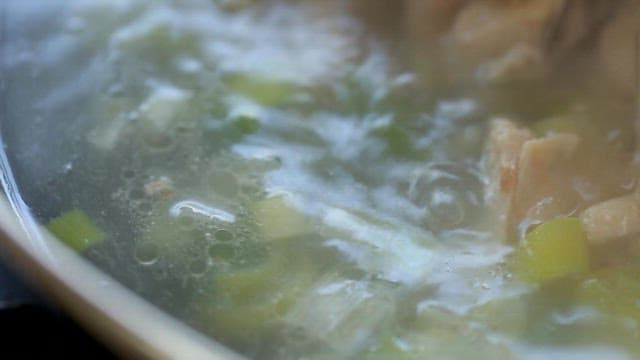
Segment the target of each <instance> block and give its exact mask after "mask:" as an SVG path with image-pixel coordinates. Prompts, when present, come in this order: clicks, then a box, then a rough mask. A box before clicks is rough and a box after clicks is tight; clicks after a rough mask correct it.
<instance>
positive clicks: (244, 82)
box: [229, 74, 293, 106]
mask: <svg viewBox="0 0 640 360" xmlns="http://www.w3.org/2000/svg"><path fill="white" fill-rule="evenodd" d="M229 85H230V87H231V91H232V92H235V93H238V94H240V95H242V96H245V97H247V98H249V99H251V100H253V101H255V102H257V103H259V104H262V105H265V106H277V105H280V104H282V103H284V102H286V101H288V100H289V99H290V98H291V97H292V95H293V89H292V87H291V85H289V84H287V83H285V82H279V81H274V80H271V79H267V78H264V77H261V76H259V75H255V74H253V75H252V74H247V75H237V76H234V77H232V78H231V79H230V82H229Z"/></svg>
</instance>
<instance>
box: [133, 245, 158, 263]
mask: <svg viewBox="0 0 640 360" xmlns="http://www.w3.org/2000/svg"><path fill="white" fill-rule="evenodd" d="M135 258H136V260H137V261H138V262H139V263H140V264H142V265H153V264H154V263H155V262H156V261H158V258H159V251H158V246H157V245H156V244H154V243H152V242H150V241H145V242H142V243H139V244H138V245H137V246H136V249H135Z"/></svg>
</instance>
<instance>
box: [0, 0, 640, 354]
mask: <svg viewBox="0 0 640 360" xmlns="http://www.w3.org/2000/svg"><path fill="white" fill-rule="evenodd" d="M535 3H537V4H538V5H537V6H539V7H536V5H532V4H535ZM560 3H562V4H564V5H566V6H564V7H558V4H560ZM523 4H524V5H523ZM540 4H542V5H540ZM31 5H33V4H31ZM50 6H51V5H50ZM590 6H591V5H590ZM625 6H628V7H629V8H630V9H636V8H635V7H634V6H635V4H634V3H633V2H629V4H626V5H625ZM424 7H426V8H427V9H426V10H425V9H424ZM523 7H524V8H523ZM620 7H622V6H605V7H602V6H600V7H598V6H596V5H593V6H592V8H581V7H580V5H575V4H573V3H571V2H558V1H546V2H545V1H541V2H526V1H525V2H514V3H507V2H497V1H496V2H482V3H481V2H474V3H465V2H461V1H452V2H450V3H449V5H440V6H438V2H430V1H424V2H415V1H407V2H404V3H399V2H396V3H394V2H383V1H380V2H379V3H377V4H376V6H369V3H366V4H363V3H361V2H347V1H319V0H317V1H312V0H309V1H248V0H247V1H241V0H235V1H222V0H221V1H210V0H190V1H181V2H177V1H166V2H155V1H125V0H123V1H108V2H107V1H75V2H70V3H69V4H67V5H66V6H65V7H64V8H62V9H59V8H57V7H55V6H52V8H47V7H45V6H39V7H37V8H35V7H33V6H29V4H27V5H25V4H22V3H18V2H15V3H13V2H10V3H9V5H8V8H9V10H10V13H11V14H13V15H14V16H12V17H9V18H8V20H7V23H6V30H5V31H6V33H7V34H9V35H12V36H10V37H8V39H9V40H8V41H7V42H6V44H4V45H3V51H4V56H3V57H4V68H5V69H7V71H6V80H5V82H6V83H7V84H11V87H4V88H3V97H4V99H5V101H6V103H7V104H8V106H7V109H8V111H7V114H6V115H7V121H6V122H4V123H3V124H2V131H3V136H4V141H5V142H6V146H7V151H8V154H9V156H10V160H11V161H12V164H13V167H14V171H15V173H16V180H17V182H18V184H20V188H21V192H22V195H23V197H24V198H25V200H26V202H27V203H28V204H29V205H30V207H31V208H32V210H33V212H34V213H35V215H36V216H37V217H38V218H39V219H40V220H41V221H42V222H43V223H44V224H46V225H47V227H48V229H49V230H50V231H51V232H52V233H53V234H55V235H57V236H58V237H59V238H60V239H61V240H62V241H63V242H65V243H66V244H67V245H69V246H70V247H71V248H73V249H74V250H76V251H78V252H79V253H81V254H82V255H83V256H85V257H86V258H87V259H89V260H90V261H92V262H93V263H95V264H96V265H98V266H99V267H100V268H101V269H104V270H105V271H107V272H108V273H109V274H111V275H112V276H113V277H114V278H116V279H118V280H119V281H121V282H122V283H124V284H126V285H127V286H128V287H130V288H131V289H133V290H134V291H135V292H137V293H139V294H140V295H141V296H143V297H144V298H146V299H148V300H149V301H151V302H153V303H154V304H156V305H157V306H159V307H160V308H162V309H164V310H166V311H167V312H169V313H171V314H172V315H174V316H176V317H177V318H179V319H181V320H183V321H184V322H186V323H188V324H190V325H191V326H193V327H194V328H196V329H198V330H200V331H202V332H204V333H206V334H208V335H210V336H211V337H212V338H214V339H216V340H218V341H220V342H222V343H224V344H226V345H228V346H229V347H231V348H233V349H235V350H236V351H238V352H240V353H242V354H244V355H246V356H249V357H255V358H274V359H281V358H285V359H286V358H313V359H316V358H318V359H319V358H371V359H382V358H467V357H473V358H480V359H484V358H487V359H495V358H540V357H543V358H558V357H563V358H581V359H582V358H591V357H592V358H602V357H606V358H632V357H636V356H640V347H639V345H638V344H639V342H638V340H639V339H638V321H640V305H639V301H640V282H639V281H638V280H639V278H638V276H639V275H640V267H639V266H640V265H639V264H638V260H637V259H638V256H640V255H639V254H640V250H639V249H640V247H639V246H640V243H639V242H638V233H640V210H638V209H639V208H640V205H638V199H639V198H638V195H637V193H636V191H635V189H636V187H637V184H636V179H637V173H638V171H637V165H636V163H637V161H636V160H634V154H635V151H636V149H635V147H636V135H635V129H634V116H635V115H634V111H635V109H636V103H635V101H634V93H633V86H631V87H630V86H629V84H628V76H627V75H628V71H627V70H628V68H629V66H631V65H629V66H627V67H625V66H626V65H624V64H622V65H620V64H619V62H618V60H619V58H622V59H626V58H625V57H624V55H625V54H627V55H628V53H627V52H625V51H628V49H634V46H635V45H633V41H634V40H633V36H631V37H630V39H631V40H629V36H626V37H625V36H623V35H620V34H628V33H630V32H629V31H626V30H628V29H630V28H633V26H636V24H637V22H634V21H633V20H634V19H638V17H636V14H637V13H634V12H633V11H636V10H633V11H631V10H628V9H627V8H624V9H625V10H624V11H623V10H620V9H618V8H620ZM579 11H582V12H579ZM52 14H54V16H52ZM478 14H484V15H483V16H487V17H488V18H490V19H493V20H495V21H494V22H491V24H494V27H493V28H490V29H487V28H483V27H482V26H480V25H478V23H476V22H475V21H477V20H476V19H477V18H478V16H480V15H478ZM523 14H526V15H523ZM574 14H582V15H584V17H581V16H582V15H574ZM585 14H586V15H585ZM587 15H588V16H587ZM523 16H524V17H523ZM630 17H631V20H629V18H630ZM549 18H553V20H554V21H550V20H549ZM496 19H507V20H505V22H500V21H498V20H496ZM509 19H511V20H509ZM513 19H516V20H513ZM523 19H524V20H526V21H525V23H526V24H527V26H530V27H529V28H527V29H530V30H531V31H530V32H528V31H525V32H522V31H520V30H522V29H520V27H521V26H522V25H521V24H522V21H524V20H523ZM34 20H37V21H34ZM480 24H482V23H480ZM514 24H515V25H514ZM540 24H542V25H540ZM549 24H553V27H552V28H553V30H554V32H553V33H554V34H556V35H555V36H553V37H551V40H548V39H547V38H546V37H543V36H542V35H541V34H543V33H545V34H546V33H547V30H548V27H549V26H551V25H549ZM564 24H573V25H571V26H569V25H566V26H565V25H564ZM576 24H577V25H576ZM629 24H631V25H629ZM538 25H540V26H538ZM596 25H597V26H596ZM536 26H538V27H537V28H536ZM470 28H471V29H475V30H474V31H472V32H469V31H468V29H470ZM496 29H497V30H496ZM620 29H622V30H620ZM623 30H625V31H623ZM45 32H46V33H45ZM504 34H515V35H514V36H513V37H508V36H506V37H505V36H504ZM523 34H524V35H523ZM514 39H515V40H514ZM603 39H604V40H603ZM625 39H626V40H625ZM542 40H544V41H542ZM629 41H631V44H632V45H628V44H629ZM611 54H614V55H616V56H613V57H612V56H610V55H611ZM619 54H621V55H619ZM618 55H619V56H618ZM631 56H633V55H631ZM623 63H624V61H623ZM602 64H609V65H610V66H609V65H607V66H602ZM631 64H632V62H631ZM625 69H627V70H625ZM625 71H627V72H625ZM616 74H617V75H616ZM620 74H622V75H620ZM7 89H8V90H7ZM25 95H28V96H25ZM23 119H28V120H23ZM17 149H20V151H19V152H18V151H17Z"/></svg>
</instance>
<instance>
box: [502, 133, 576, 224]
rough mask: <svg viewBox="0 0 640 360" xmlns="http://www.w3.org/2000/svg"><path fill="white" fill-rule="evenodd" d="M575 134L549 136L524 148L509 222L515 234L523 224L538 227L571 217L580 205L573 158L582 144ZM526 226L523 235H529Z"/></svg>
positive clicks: (532, 141)
mask: <svg viewBox="0 0 640 360" xmlns="http://www.w3.org/2000/svg"><path fill="white" fill-rule="evenodd" d="M579 140H580V139H579V137H578V136H577V135H575V134H562V133H558V134H549V135H547V136H545V137H542V138H538V139H534V140H529V141H527V142H526V143H525V144H524V145H523V146H522V151H521V153H520V159H519V160H518V178H517V180H516V189H515V193H514V195H513V197H512V204H511V208H510V213H509V219H508V221H507V227H508V231H510V233H515V231H516V230H517V229H518V227H520V225H521V224H522V223H523V221H525V220H526V223H539V222H544V221H546V220H550V219H552V218H554V217H556V216H559V215H569V213H571V212H572V210H573V209H574V208H575V207H576V205H577V203H578V202H579V198H578V194H577V193H576V192H575V190H573V182H572V179H573V176H572V175H573V172H574V170H575V169H574V166H573V163H574V161H575V159H574V154H575V150H576V148H577V146H578V143H579ZM526 223H525V224H523V225H524V228H522V229H521V230H522V231H521V232H524V231H526V230H527V229H526V225H527V224H526Z"/></svg>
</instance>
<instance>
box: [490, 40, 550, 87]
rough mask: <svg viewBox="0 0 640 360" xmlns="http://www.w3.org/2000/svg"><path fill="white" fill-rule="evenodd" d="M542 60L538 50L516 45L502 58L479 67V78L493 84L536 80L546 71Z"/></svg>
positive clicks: (526, 45)
mask: <svg viewBox="0 0 640 360" xmlns="http://www.w3.org/2000/svg"><path fill="white" fill-rule="evenodd" d="M543 60H544V58H543V55H542V52H541V51H540V49H539V48H536V47H533V46H531V45H528V44H518V45H516V46H514V47H513V48H511V49H510V50H509V51H507V53H506V54H504V56H501V57H499V58H498V59H496V60H493V61H490V62H489V63H487V64H486V65H485V66H483V67H481V71H480V78H481V79H482V80H485V81H487V82H489V83H493V84H496V83H506V82H509V81H512V80H526V79H532V78H537V77H540V76H541V75H542V74H543V73H544V71H545V70H546V69H545V68H544V63H543Z"/></svg>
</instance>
